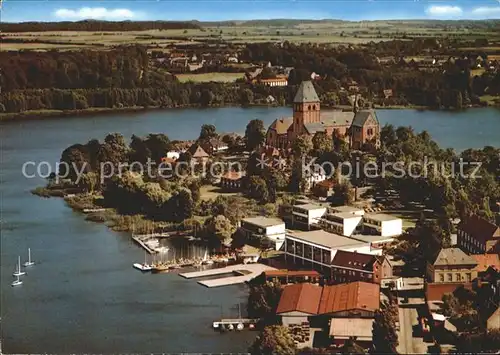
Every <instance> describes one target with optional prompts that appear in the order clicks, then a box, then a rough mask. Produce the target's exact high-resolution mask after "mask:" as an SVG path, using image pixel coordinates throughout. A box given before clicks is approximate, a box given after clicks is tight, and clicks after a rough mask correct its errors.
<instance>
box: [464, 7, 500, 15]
mask: <svg viewBox="0 0 500 355" xmlns="http://www.w3.org/2000/svg"><path fill="white" fill-rule="evenodd" d="M471 14H472V15H473V16H474V17H480V18H500V6H497V7H488V6H483V7H476V8H475V9H473V10H472V11H471Z"/></svg>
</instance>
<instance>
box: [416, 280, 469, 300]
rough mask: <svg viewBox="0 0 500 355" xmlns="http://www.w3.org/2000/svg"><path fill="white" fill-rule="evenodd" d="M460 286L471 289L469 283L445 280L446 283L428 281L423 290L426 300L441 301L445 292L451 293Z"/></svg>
mask: <svg viewBox="0 0 500 355" xmlns="http://www.w3.org/2000/svg"><path fill="white" fill-rule="evenodd" d="M460 286H464V287H465V288H466V289H469V290H470V289H472V284H471V283H460V282H446V283H428V284H427V289H426V290H425V296H426V298H427V302H429V301H441V300H442V299H443V295H444V294H446V293H453V292H455V290H456V289H457V288H459V287H460Z"/></svg>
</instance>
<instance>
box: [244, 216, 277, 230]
mask: <svg viewBox="0 0 500 355" xmlns="http://www.w3.org/2000/svg"><path fill="white" fill-rule="evenodd" d="M242 221H243V222H247V223H250V224H254V225H256V226H259V227H271V226H276V225H279V224H285V222H283V221H282V220H281V219H279V218H269V217H264V216H257V217H249V218H243V219H242Z"/></svg>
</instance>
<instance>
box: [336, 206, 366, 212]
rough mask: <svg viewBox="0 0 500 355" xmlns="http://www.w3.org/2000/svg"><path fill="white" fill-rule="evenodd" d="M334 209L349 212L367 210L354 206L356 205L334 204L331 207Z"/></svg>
mask: <svg viewBox="0 0 500 355" xmlns="http://www.w3.org/2000/svg"><path fill="white" fill-rule="evenodd" d="M331 209H332V210H334V211H337V212H349V213H356V212H363V213H364V212H365V211H364V210H363V209H362V208H358V207H354V206H345V205H344V206H334V207H331Z"/></svg>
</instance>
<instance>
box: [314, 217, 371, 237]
mask: <svg viewBox="0 0 500 355" xmlns="http://www.w3.org/2000/svg"><path fill="white" fill-rule="evenodd" d="M362 219H363V217H362V216H360V215H356V214H353V213H350V212H337V213H331V214H330V213H329V214H326V215H325V216H324V217H323V218H322V219H321V222H320V225H321V227H322V228H323V229H324V230H326V231H329V232H332V233H337V234H340V235H343V236H346V237H349V236H351V235H352V234H353V233H355V232H360V231H361V229H360V227H361V221H362Z"/></svg>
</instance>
